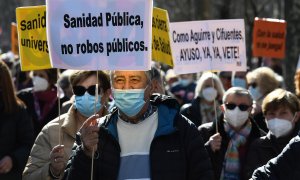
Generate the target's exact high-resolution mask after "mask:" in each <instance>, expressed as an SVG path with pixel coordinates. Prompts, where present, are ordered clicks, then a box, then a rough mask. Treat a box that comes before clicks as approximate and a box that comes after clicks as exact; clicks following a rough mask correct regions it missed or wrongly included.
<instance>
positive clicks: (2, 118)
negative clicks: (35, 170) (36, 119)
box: [0, 107, 34, 180]
mask: <svg viewBox="0 0 300 180" xmlns="http://www.w3.org/2000/svg"><path fill="white" fill-rule="evenodd" d="M33 142H34V136H33V127H32V122H31V119H30V118H29V115H28V113H27V112H26V110H25V108H22V107H19V108H17V109H16V110H15V112H14V113H11V114H6V113H4V112H0V160H1V159H2V158H3V157H4V156H7V155H8V156H10V157H11V158H12V161H13V168H12V170H11V171H10V172H9V173H7V174H0V179H1V180H18V179H22V172H23V170H24V167H25V164H26V162H27V159H28V156H29V153H30V149H31V146H32V145H33Z"/></svg>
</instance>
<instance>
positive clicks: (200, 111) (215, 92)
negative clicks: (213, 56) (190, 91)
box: [181, 72, 224, 127]
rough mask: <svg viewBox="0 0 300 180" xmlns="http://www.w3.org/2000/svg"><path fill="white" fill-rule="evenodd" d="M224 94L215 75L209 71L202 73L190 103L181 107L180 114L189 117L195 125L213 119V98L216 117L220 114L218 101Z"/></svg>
mask: <svg viewBox="0 0 300 180" xmlns="http://www.w3.org/2000/svg"><path fill="white" fill-rule="evenodd" d="M223 94H224V88H223V85H222V83H221V81H220V79H219V77H218V76H217V75H215V74H214V73H211V72H206V73H204V74H202V76H201V77H200V79H199V80H198V82H197V85H196V89H195V97H194V100H193V102H192V103H190V104H185V105H183V106H182V107H181V114H183V115H184V116H186V117H187V118H188V119H190V120H191V121H192V122H193V123H194V124H195V125H196V126H197V127H198V126H200V125H201V124H204V123H208V122H212V121H213V120H214V119H215V108H214V100H216V110H217V117H219V116H220V115H221V110H220V109H219V105H220V104H219V102H221V101H222V97H223Z"/></svg>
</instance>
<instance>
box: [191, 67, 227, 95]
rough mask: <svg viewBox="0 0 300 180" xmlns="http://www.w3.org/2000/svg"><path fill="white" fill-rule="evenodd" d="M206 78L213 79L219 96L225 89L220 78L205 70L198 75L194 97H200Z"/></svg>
mask: <svg viewBox="0 0 300 180" xmlns="http://www.w3.org/2000/svg"><path fill="white" fill-rule="evenodd" d="M208 79H213V80H214V86H215V88H216V90H217V91H218V96H219V97H222V96H223V94H224V91H225V90H224V87H223V84H222V82H221V80H220V78H219V77H218V76H217V75H215V74H214V73H212V72H205V73H203V74H202V75H201V76H200V78H199V80H198V81H197V85H196V88H195V98H197V97H201V92H202V90H203V88H204V87H203V86H204V82H205V81H206V80H208Z"/></svg>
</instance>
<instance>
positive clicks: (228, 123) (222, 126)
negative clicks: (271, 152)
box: [199, 87, 261, 180]
mask: <svg viewBox="0 0 300 180" xmlns="http://www.w3.org/2000/svg"><path fill="white" fill-rule="evenodd" d="M252 101H253V100H252V97H251V95H250V93H249V92H248V91H247V90H246V89H244V88H240V87H232V88H230V89H228V90H227V91H226V92H225V94H224V96H223V104H222V105H221V109H222V111H223V113H224V115H223V116H222V118H220V119H219V120H218V122H217V123H216V122H211V123H206V124H203V125H201V126H200V127H199V130H200V132H201V134H202V137H203V140H204V142H206V143H205V147H206V149H207V151H208V153H209V155H210V158H211V161H212V165H213V168H214V173H215V179H241V180H243V179H245V176H244V165H245V160H246V157H247V154H248V152H249V151H248V149H249V145H250V144H251V143H252V142H253V141H254V140H255V139H257V138H259V137H260V136H261V132H260V129H259V128H258V126H257V125H256V124H255V123H253V120H252V119H251V118H250V117H249V115H250V112H251V110H252Z"/></svg>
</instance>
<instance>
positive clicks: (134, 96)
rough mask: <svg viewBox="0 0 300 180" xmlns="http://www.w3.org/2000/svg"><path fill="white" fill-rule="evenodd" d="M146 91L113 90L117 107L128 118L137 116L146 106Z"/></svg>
mask: <svg viewBox="0 0 300 180" xmlns="http://www.w3.org/2000/svg"><path fill="white" fill-rule="evenodd" d="M145 89H146V88H145ZM145 89H127V90H122V89H112V92H113V96H114V100H115V103H116V106H117V107H118V109H119V110H120V111H122V112H123V113H124V114H126V115H127V116H128V117H133V116H135V115H137V114H138V113H139V112H140V111H141V109H142V108H143V106H144V104H145V100H144V93H145Z"/></svg>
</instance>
